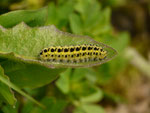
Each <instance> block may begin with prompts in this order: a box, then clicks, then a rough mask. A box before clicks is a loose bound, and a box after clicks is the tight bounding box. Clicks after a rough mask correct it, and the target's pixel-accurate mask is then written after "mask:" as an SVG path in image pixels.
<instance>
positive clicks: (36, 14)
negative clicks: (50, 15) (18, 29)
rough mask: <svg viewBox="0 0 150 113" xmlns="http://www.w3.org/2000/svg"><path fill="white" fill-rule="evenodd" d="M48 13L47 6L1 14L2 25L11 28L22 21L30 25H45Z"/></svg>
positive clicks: (0, 23) (0, 21)
mask: <svg viewBox="0 0 150 113" xmlns="http://www.w3.org/2000/svg"><path fill="white" fill-rule="evenodd" d="M46 14H47V7H45V8H42V9H39V10H18V11H12V12H9V13H5V14H3V15H0V25H2V26H3V27H6V28H9V27H12V26H14V25H17V24H18V23H20V22H25V23H27V24H28V25H30V26H41V25H44V23H45V19H46Z"/></svg>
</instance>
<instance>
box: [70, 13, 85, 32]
mask: <svg viewBox="0 0 150 113" xmlns="http://www.w3.org/2000/svg"><path fill="white" fill-rule="evenodd" d="M69 21H70V27H71V30H72V32H73V33H75V34H82V28H83V26H82V21H81V18H80V16H78V15H77V14H72V15H70V17H69Z"/></svg>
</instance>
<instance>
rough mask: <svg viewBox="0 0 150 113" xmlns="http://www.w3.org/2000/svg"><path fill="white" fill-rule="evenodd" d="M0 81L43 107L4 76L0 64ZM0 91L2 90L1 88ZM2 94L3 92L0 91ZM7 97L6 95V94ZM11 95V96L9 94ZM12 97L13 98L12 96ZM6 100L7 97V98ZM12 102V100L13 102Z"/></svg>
mask: <svg viewBox="0 0 150 113" xmlns="http://www.w3.org/2000/svg"><path fill="white" fill-rule="evenodd" d="M0 81H1V82H2V83H3V84H5V85H7V86H8V87H10V88H12V89H14V90H15V91H17V92H18V93H20V94H21V95H23V96H25V97H26V98H28V99H29V100H31V101H32V102H34V103H36V104H37V105H39V106H41V107H43V108H44V106H43V105H42V104H40V103H39V102H38V101H36V100H35V99H33V98H32V97H31V96H29V95H28V94H26V93H24V92H23V91H22V90H21V89H20V88H19V87H17V86H16V85H15V84H13V83H12V82H10V81H9V80H8V79H7V78H6V77H5V76H4V70H3V68H2V67H1V66H0ZM3 88H4V87H3ZM2 91H4V90H3V89H2ZM1 94H2V95H3V94H5V93H1ZM7 95H8V94H7ZM7 97H8V96H7ZM11 97H12V96H11ZM9 98H10V97H9ZM13 99H14V98H13ZM7 100H8V99H7ZM13 101H14V100H13ZM13 103H14V102H13Z"/></svg>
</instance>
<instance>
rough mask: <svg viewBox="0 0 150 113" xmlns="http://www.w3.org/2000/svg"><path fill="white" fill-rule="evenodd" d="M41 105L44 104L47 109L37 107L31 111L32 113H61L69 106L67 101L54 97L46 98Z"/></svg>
mask: <svg viewBox="0 0 150 113" xmlns="http://www.w3.org/2000/svg"><path fill="white" fill-rule="evenodd" d="M41 103H42V104H44V105H45V106H46V108H45V109H42V108H40V107H35V108H33V109H32V110H31V113H61V112H62V111H63V109H64V108H65V107H66V105H67V102H66V101H65V100H62V99H56V98H53V97H45V98H44V99H43V100H42V102H41Z"/></svg>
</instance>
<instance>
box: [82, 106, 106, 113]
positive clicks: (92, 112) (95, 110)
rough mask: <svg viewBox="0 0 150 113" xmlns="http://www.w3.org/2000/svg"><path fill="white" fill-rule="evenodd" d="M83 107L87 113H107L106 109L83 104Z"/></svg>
mask: <svg viewBox="0 0 150 113" xmlns="http://www.w3.org/2000/svg"><path fill="white" fill-rule="evenodd" d="M81 107H82V109H83V110H84V111H85V113H105V111H104V109H103V108H102V107H101V106H98V105H94V104H83V105H82V106H81Z"/></svg>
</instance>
